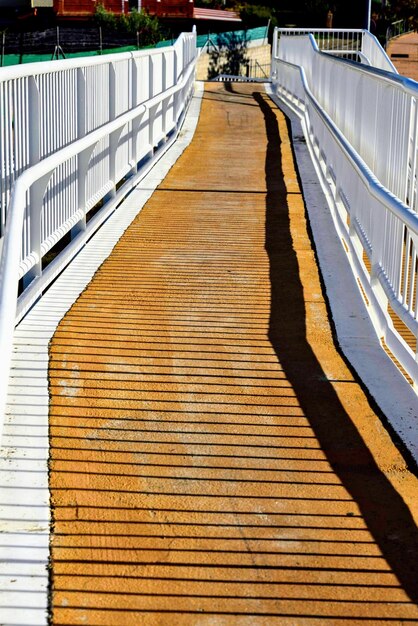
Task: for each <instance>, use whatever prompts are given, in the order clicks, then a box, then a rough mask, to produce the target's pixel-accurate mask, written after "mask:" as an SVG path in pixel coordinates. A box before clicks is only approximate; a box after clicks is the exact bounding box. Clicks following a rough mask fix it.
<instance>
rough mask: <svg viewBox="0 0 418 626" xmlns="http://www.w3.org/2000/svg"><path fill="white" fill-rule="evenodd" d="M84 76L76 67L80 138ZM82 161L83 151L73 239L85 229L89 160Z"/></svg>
mask: <svg viewBox="0 0 418 626" xmlns="http://www.w3.org/2000/svg"><path fill="white" fill-rule="evenodd" d="M85 107H86V77H85V75H84V71H83V68H81V67H79V68H78V69H77V139H81V138H82V137H84V136H85V134H86V109H85ZM90 156H91V155H90ZM90 156H89V158H88V160H87V163H86V164H85V163H84V158H83V157H84V153H82V154H80V155H79V156H78V161H77V176H78V208H79V209H81V210H82V211H83V213H84V215H83V218H82V219H81V220H80V221H79V222H78V223H77V224H75V226H73V227H72V229H71V239H74V237H76V236H77V235H78V234H79V233H80V232H83V231H84V230H86V225H87V220H86V177H87V169H88V164H89V160H90Z"/></svg>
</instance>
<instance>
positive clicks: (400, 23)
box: [386, 20, 414, 48]
mask: <svg viewBox="0 0 418 626" xmlns="http://www.w3.org/2000/svg"><path fill="white" fill-rule="evenodd" d="M412 32H414V28H413V25H412V23H411V22H410V21H409V20H396V22H392V23H391V24H390V25H389V26H388V27H387V29H386V48H387V46H388V43H389V41H390V40H391V39H395V38H396V37H400V36H401V35H405V34H406V33H412Z"/></svg>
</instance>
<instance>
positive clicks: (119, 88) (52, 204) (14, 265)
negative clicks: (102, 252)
mask: <svg viewBox="0 0 418 626" xmlns="http://www.w3.org/2000/svg"><path fill="white" fill-rule="evenodd" d="M196 58H197V53H196V33H195V32H193V33H183V34H182V35H181V36H180V37H179V39H178V40H177V41H176V43H175V44H174V45H173V46H172V47H170V48H163V49H156V50H147V51H142V52H134V53H122V54H116V55H111V56H107V57H100V58H95V59H92V58H80V59H76V60H65V61H53V62H50V63H37V64H28V65H26V66H23V67H19V66H17V67H11V68H5V69H2V70H0V110H1V112H2V115H1V119H0V125H1V126H0V130H1V132H0V162H1V163H2V169H1V182H0V194H1V221H0V228H1V235H2V237H1V243H2V250H1V261H0V354H1V360H2V376H1V377H0V430H1V426H2V423H3V411H4V407H5V401H6V394H7V385H8V372H9V368H10V360H11V350H12V343H13V332H14V326H15V323H16V322H18V321H19V319H21V317H22V316H23V315H24V313H25V312H26V311H27V310H28V308H29V307H30V306H31V305H32V304H33V302H34V301H35V300H36V299H37V298H38V297H39V296H40V295H41V293H42V291H43V290H44V289H45V288H46V286H47V285H48V284H49V283H50V282H51V281H52V280H53V279H54V278H55V276H56V275H57V274H58V273H59V272H60V271H61V270H62V269H63V267H64V266H65V265H66V264H68V262H69V261H70V260H71V258H73V257H74V255H75V254H76V253H77V252H78V250H79V249H80V248H81V247H82V246H83V245H84V244H85V243H86V241H87V239H88V238H89V237H91V235H92V234H93V232H94V231H95V230H97V228H98V227H99V226H100V224H101V223H103V221H104V220H105V219H106V218H107V217H108V215H109V214H110V212H111V211H113V210H115V208H116V207H117V205H118V204H119V203H120V202H121V201H122V199H123V197H124V195H126V193H128V191H129V190H130V189H132V187H133V186H134V185H135V184H137V182H138V181H139V180H140V178H141V177H142V176H143V175H144V174H145V173H146V171H148V170H149V168H150V167H151V166H152V164H153V163H154V162H155V160H156V159H157V158H159V155H160V154H161V152H162V150H163V149H164V147H167V145H168V144H169V142H171V141H173V140H174V138H175V135H176V132H177V130H178V129H179V126H180V124H181V121H182V119H183V117H184V115H185V112H186V109H187V106H188V103H189V101H190V98H191V96H192V94H193V86H194V77H195V66H196ZM101 205H103V206H102V208H100V210H99V211H98V212H97V209H98V208H99V207H100V206H101ZM92 209H94V211H92ZM90 216H91V219H89V218H90ZM64 237H66V238H67V239H68V238H70V239H71V241H70V243H69V244H68V245H67V246H66V247H65V248H64V249H63V250H61V251H60V253H59V254H58V255H57V256H56V258H55V259H54V260H53V261H52V262H51V263H50V264H49V265H48V266H47V267H46V269H43V264H44V263H43V259H44V257H45V255H46V254H47V253H48V252H49V251H50V250H51V249H52V248H53V247H54V246H55V244H57V243H59V242H60V241H61V240H63V238H64ZM64 241H65V242H66V240H63V244H64ZM18 289H19V290H20V292H21V293H20V295H19V296H18Z"/></svg>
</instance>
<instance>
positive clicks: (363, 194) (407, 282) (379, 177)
mask: <svg viewBox="0 0 418 626" xmlns="http://www.w3.org/2000/svg"><path fill="white" fill-rule="evenodd" d="M286 39H287V41H284V40H283V38H282V40H281V42H280V54H281V56H280V57H279V56H278V54H277V53H276V54H275V56H274V58H273V62H272V81H273V89H274V91H275V92H276V93H277V95H279V96H280V97H282V98H283V99H284V100H285V101H286V102H287V103H288V104H289V105H290V106H291V107H293V109H294V110H295V111H296V112H297V113H298V114H299V115H300V116H301V118H302V122H303V125H304V128H305V134H306V138H307V141H308V145H309V146H310V150H311V154H312V155H313V157H314V162H316V164H317V170H318V172H319V174H320V176H321V179H322V182H323V184H324V186H325V188H326V189H327V192H328V195H329V199H330V203H331V208H332V213H333V217H334V220H335V222H336V225H337V229H338V231H339V233H340V235H341V236H342V238H343V239H344V241H345V242H346V243H347V246H348V247H349V251H350V254H349V258H350V261H351V263H352V266H353V269H354V271H355V274H356V275H357V276H358V277H360V278H361V282H362V285H363V287H364V289H365V292H366V296H367V299H368V301H369V304H370V307H369V309H370V311H371V317H372V320H373V322H374V324H375V327H376V330H377V332H378V333H379V337H382V336H383V337H384V340H385V343H386V344H387V346H388V347H389V349H390V350H391V351H392V353H393V354H394V355H395V357H396V358H397V359H398V361H399V362H400V363H401V365H402V366H403V367H404V368H405V370H406V371H407V372H408V373H409V375H410V376H411V377H412V379H413V381H414V385H415V387H416V386H417V384H418V365H417V345H416V338H417V336H418V298H417V296H418V272H417V269H418V215H417V213H418V185H417V174H418V171H417V165H418V88H417V86H416V83H415V82H414V81H410V80H409V79H406V78H403V77H400V76H399V75H394V74H392V73H388V72H382V71H378V70H373V69H371V68H367V67H364V66H361V65H358V64H354V63H349V62H345V61H341V60H340V59H337V58H332V57H330V56H328V55H324V54H321V53H320V52H319V51H318V50H317V47H316V46H315V42H314V40H313V38H312V36H308V37H299V38H294V39H292V40H291V38H286ZM274 50H275V51H279V48H278V46H277V45H275V46H274ZM389 307H390V308H391V309H392V311H393V312H394V313H395V314H396V315H397V316H398V317H399V318H400V319H401V320H402V322H403V324H405V328H406V329H408V330H409V332H410V333H411V334H412V336H413V337H414V340H413V341H411V340H409V341H407V340H405V336H406V335H405V333H404V338H402V337H401V336H400V335H399V334H398V332H396V331H395V329H394V326H393V323H392V319H391V311H390V309H389Z"/></svg>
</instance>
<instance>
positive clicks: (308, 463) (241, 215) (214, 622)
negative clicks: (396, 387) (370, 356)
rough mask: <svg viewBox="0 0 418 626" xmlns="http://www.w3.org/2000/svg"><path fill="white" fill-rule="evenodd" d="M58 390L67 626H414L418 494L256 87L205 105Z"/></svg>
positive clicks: (63, 343) (73, 315)
mask: <svg viewBox="0 0 418 626" xmlns="http://www.w3.org/2000/svg"><path fill="white" fill-rule="evenodd" d="M50 391H51V409H50V424H51V427H50V428H51V463H50V470H51V473H50V486H51V491H52V503H53V516H54V536H53V549H52V557H53V560H52V574H51V579H52V624H53V625H54V626H58V625H64V624H65V625H70V624H71V625H73V624H74V625H75V624H88V625H90V626H99V625H106V626H149V625H158V626H166V625H167V626H186V625H187V626H192V625H193V626H195V625H196V626H218V625H219V626H229V625H230V624H237V625H243V626H250V625H251V626H252V625H257V626H270V625H272V624H273V625H275V624H280V625H292V626H294V625H302V624H303V625H304V624H332V625H334V624H340V623H341V624H342V623H344V624H345V623H350V622H351V623H353V624H360V623H363V622H364V623H374V624H376V623H379V624H406V623H418V608H417V604H416V600H417V596H418V576H417V554H418V551H417V546H418V540H417V528H416V519H417V515H418V510H417V509H418V507H417V500H416V498H417V493H418V491H417V479H416V478H415V477H414V476H413V475H411V474H410V473H409V472H408V470H407V468H406V465H405V462H404V461H403V459H402V457H401V456H400V454H399V452H398V451H397V449H396V447H395V446H394V445H393V444H392V442H391V441H390V438H389V436H388V435H387V433H386V431H385V430H384V428H383V426H382V424H381V422H380V420H379V418H378V417H376V415H375V413H374V411H373V410H372V408H371V407H370V405H369V403H368V402H367V400H366V398H365V396H364V394H363V392H362V390H361V388H360V386H359V385H358V384H357V382H356V381H355V380H354V379H353V376H352V374H351V373H350V371H349V370H348V368H347V366H346V365H345V364H344V362H343V361H342V359H341V358H340V357H339V355H338V353H337V352H336V350H335V348H334V345H333V341H332V337H331V331H330V327H329V322H328V317H327V309H326V305H325V302H324V298H323V295H322V292H321V286H320V281H319V277H318V271H317V267H316V264H315V257H314V252H313V250H312V247H311V242H310V240H309V237H308V235H307V230H306V223H305V211H304V203H303V198H302V195H301V191H300V188H299V185H298V180H297V175H296V172H295V168H294V162H293V156H292V150H291V145H290V141H289V136H288V131H287V125H286V120H285V118H284V117H283V115H282V114H281V113H280V112H279V111H278V110H277V109H276V108H275V107H274V105H273V104H272V103H271V102H270V101H269V99H268V98H267V96H266V95H265V94H264V93H263V92H262V91H261V90H260V89H259V88H258V87H257V86H254V85H251V84H247V85H245V84H240V85H238V84H234V85H232V86H231V85H223V84H209V85H208V86H207V90H206V93H205V96H204V102H203V108H202V113H201V119H200V122H199V126H198V129H197V132H196V135H195V138H194V140H193V142H192V144H191V146H190V147H189V148H188V149H187V150H186V152H185V153H184V155H183V156H182V157H181V158H180V160H179V161H178V162H177V163H176V165H175V166H174V167H173V168H172V170H171V172H170V174H169V175H168V177H167V178H166V179H165V181H164V182H163V183H162V184H161V185H160V187H159V188H158V190H157V191H156V192H155V194H154V195H153V197H152V198H151V199H150V201H149V202H148V203H147V205H146V206H145V208H144V209H143V211H142V212H141V213H140V215H139V216H138V218H137V219H136V220H135V222H134V223H133V224H132V226H131V227H130V228H129V229H128V231H127V232H126V234H125V235H124V236H123V237H122V239H121V240H120V242H119V244H118V245H117V246H116V248H115V250H114V252H113V254H112V255H111V256H110V258H109V259H108V260H107V261H106V262H105V263H104V264H103V266H102V267H101V268H100V270H99V271H98V272H97V274H96V276H95V278H94V279H93V281H92V283H91V284H90V285H89V286H88V288H87V289H86V290H85V292H84V293H83V294H82V295H81V297H80V298H79V300H78V301H77V303H76V304H75V305H74V306H73V307H72V309H71V310H70V312H69V313H68V315H67V316H66V317H65V318H64V319H63V321H62V323H61V324H60V326H59V328H58V330H57V332H56V334H55V337H54V340H53V342H52V345H51V365H50Z"/></svg>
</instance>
